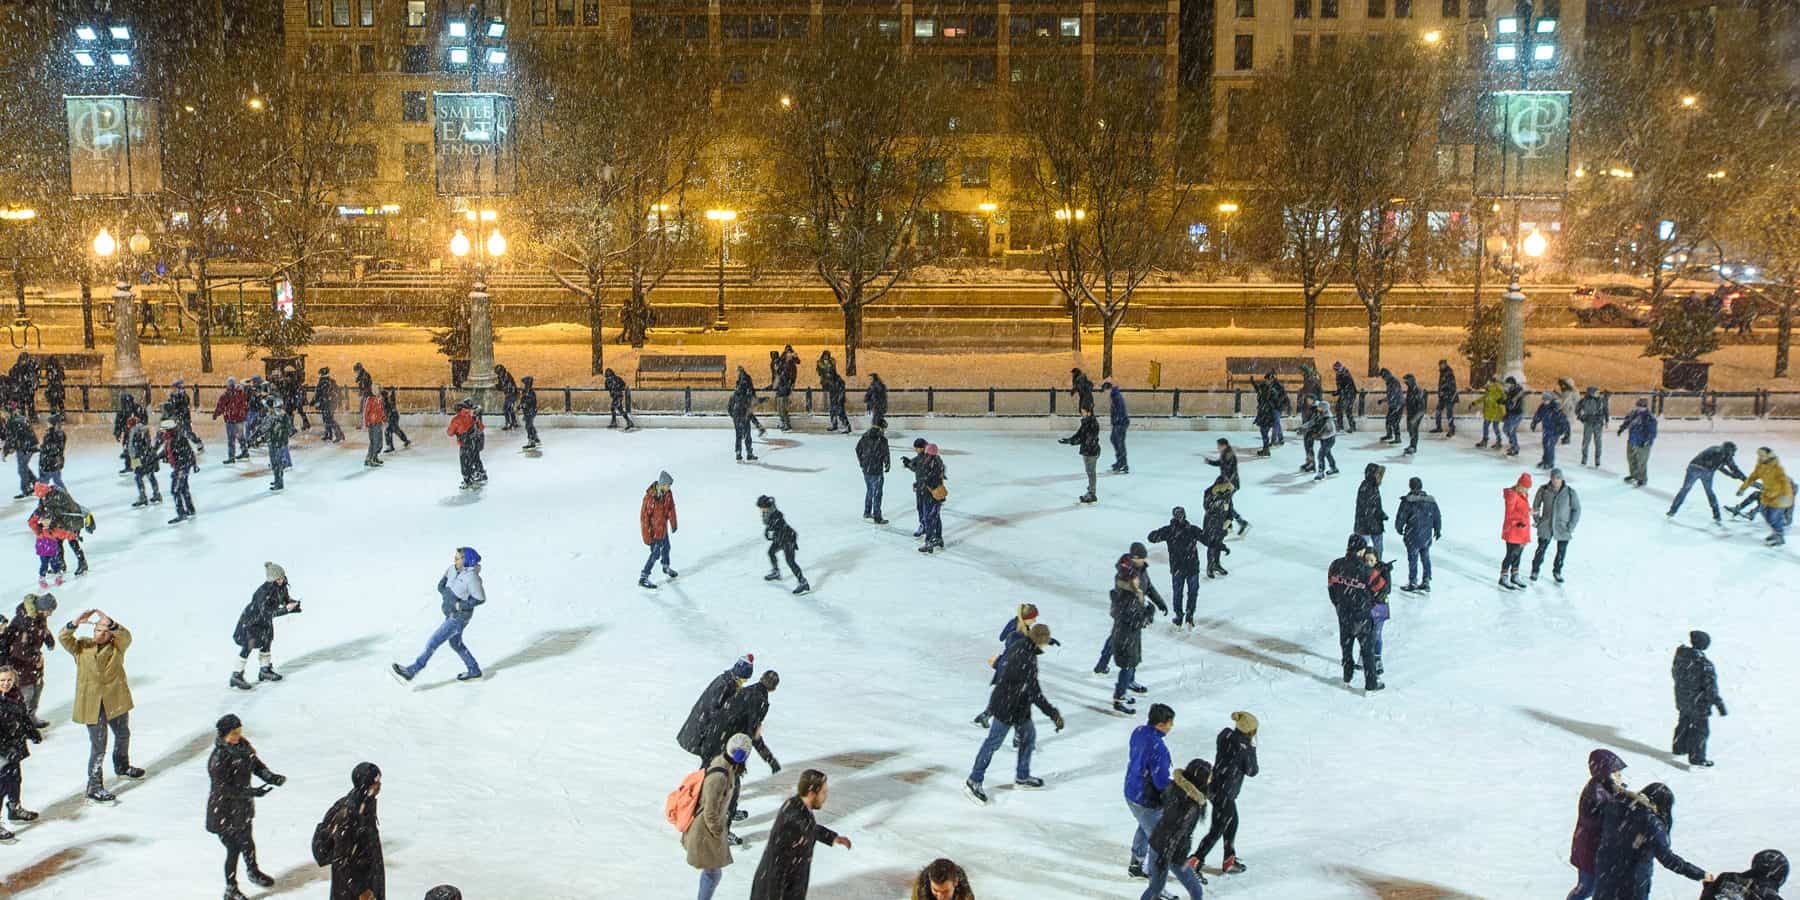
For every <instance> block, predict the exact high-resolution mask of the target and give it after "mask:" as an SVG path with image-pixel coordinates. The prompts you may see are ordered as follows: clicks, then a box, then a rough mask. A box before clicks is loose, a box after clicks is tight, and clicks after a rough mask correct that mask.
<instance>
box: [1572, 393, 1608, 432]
mask: <svg viewBox="0 0 1800 900" xmlns="http://www.w3.org/2000/svg"><path fill="white" fill-rule="evenodd" d="M1575 418H1576V420H1577V421H1579V422H1581V424H1583V425H1586V426H1587V427H1589V428H1605V427H1606V426H1607V425H1608V424H1611V422H1612V410H1610V409H1608V408H1607V402H1606V398H1605V397H1603V396H1601V395H1599V394H1589V395H1587V396H1585V397H1582V398H1581V399H1580V400H1577V401H1575Z"/></svg>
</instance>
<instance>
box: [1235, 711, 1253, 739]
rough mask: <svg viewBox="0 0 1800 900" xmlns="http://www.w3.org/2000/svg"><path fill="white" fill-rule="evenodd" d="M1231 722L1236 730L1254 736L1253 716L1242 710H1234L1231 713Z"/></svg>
mask: <svg viewBox="0 0 1800 900" xmlns="http://www.w3.org/2000/svg"><path fill="white" fill-rule="evenodd" d="M1231 722H1232V724H1234V725H1236V726H1237V730H1239V731H1241V732H1243V733H1245V734H1247V735H1249V736H1251V737H1256V717H1255V716H1253V715H1251V714H1249V713H1247V712H1243V711H1239V712H1234V713H1232V714H1231Z"/></svg>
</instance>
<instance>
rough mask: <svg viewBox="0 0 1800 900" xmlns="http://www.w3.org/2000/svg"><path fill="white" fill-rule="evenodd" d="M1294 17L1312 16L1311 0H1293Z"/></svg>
mask: <svg viewBox="0 0 1800 900" xmlns="http://www.w3.org/2000/svg"><path fill="white" fill-rule="evenodd" d="M1294 18H1296V19H1310V18H1312V0H1294Z"/></svg>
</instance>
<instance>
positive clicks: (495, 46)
mask: <svg viewBox="0 0 1800 900" xmlns="http://www.w3.org/2000/svg"><path fill="white" fill-rule="evenodd" d="M463 15H464V18H461V19H451V20H449V21H448V22H447V23H446V29H447V33H448V35H449V37H450V39H451V40H453V41H456V42H457V43H455V44H452V45H451V46H450V51H449V52H450V57H449V58H450V64H451V65H453V66H468V67H469V93H471V94H472V93H475V90H476V85H477V83H478V79H479V78H480V77H481V69H482V67H483V66H486V67H487V68H489V69H493V70H495V71H499V70H500V69H504V68H506V59H507V51H506V43H505V41H506V20H505V19H503V18H500V17H499V16H494V17H492V18H488V19H483V18H482V16H481V7H480V6H479V5H477V4H474V3H471V4H469V6H468V9H467V10H466V11H465V12H464V14H463Z"/></svg>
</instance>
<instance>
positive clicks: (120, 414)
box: [113, 394, 144, 441]
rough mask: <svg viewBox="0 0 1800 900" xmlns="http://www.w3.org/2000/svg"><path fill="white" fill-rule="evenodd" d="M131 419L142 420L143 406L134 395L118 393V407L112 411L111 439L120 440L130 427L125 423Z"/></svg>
mask: <svg viewBox="0 0 1800 900" xmlns="http://www.w3.org/2000/svg"><path fill="white" fill-rule="evenodd" d="M132 419H137V420H138V421H139V422H142V421H144V408H143V406H142V405H141V404H139V403H138V400H137V398H136V397H134V396H132V395H130V394H120V395H119V408H118V410H117V411H116V412H114V413H113V440H115V441H122V440H124V439H125V434H126V432H128V431H130V430H131V427H130V426H129V425H127V424H126V423H127V422H129V421H131V420H132Z"/></svg>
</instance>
